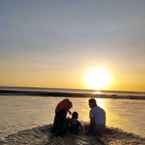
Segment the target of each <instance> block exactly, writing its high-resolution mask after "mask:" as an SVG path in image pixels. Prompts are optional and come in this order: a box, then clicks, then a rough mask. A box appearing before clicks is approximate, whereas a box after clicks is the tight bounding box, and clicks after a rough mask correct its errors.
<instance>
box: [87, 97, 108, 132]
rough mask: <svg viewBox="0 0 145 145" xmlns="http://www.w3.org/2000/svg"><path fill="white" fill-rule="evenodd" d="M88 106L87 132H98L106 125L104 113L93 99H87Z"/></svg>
mask: <svg viewBox="0 0 145 145" xmlns="http://www.w3.org/2000/svg"><path fill="white" fill-rule="evenodd" d="M89 107H90V109H91V110H90V114H89V115H90V125H89V131H88V132H89V133H91V134H97V133H98V134H100V133H101V132H102V131H103V130H104V129H105V125H106V113H105V111H104V109H103V108H101V107H99V106H98V105H97V103H96V100H95V99H89Z"/></svg>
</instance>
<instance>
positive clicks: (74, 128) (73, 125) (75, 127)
mask: <svg viewBox="0 0 145 145" xmlns="http://www.w3.org/2000/svg"><path fill="white" fill-rule="evenodd" d="M69 129H70V132H71V133H72V134H78V133H79V132H80V130H81V129H82V125H81V123H80V121H79V120H78V113H77V112H73V113H72V118H71V119H70V121H69Z"/></svg>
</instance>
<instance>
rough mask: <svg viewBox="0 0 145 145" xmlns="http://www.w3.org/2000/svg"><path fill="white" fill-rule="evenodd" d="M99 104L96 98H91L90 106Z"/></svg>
mask: <svg viewBox="0 0 145 145" xmlns="http://www.w3.org/2000/svg"><path fill="white" fill-rule="evenodd" d="M95 106H97V103H96V100H95V99H94V98H91V99H89V107H90V108H93V107H95Z"/></svg>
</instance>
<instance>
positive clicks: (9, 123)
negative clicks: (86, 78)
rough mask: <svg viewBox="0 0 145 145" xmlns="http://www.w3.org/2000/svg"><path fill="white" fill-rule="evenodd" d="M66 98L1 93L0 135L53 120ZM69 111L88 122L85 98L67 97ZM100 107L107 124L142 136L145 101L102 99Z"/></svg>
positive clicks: (144, 135) (143, 131)
mask: <svg viewBox="0 0 145 145" xmlns="http://www.w3.org/2000/svg"><path fill="white" fill-rule="evenodd" d="M63 98H65V97H55V96H53V97H52V96H47V97H43V96H28V95H27V96H26V95H20V96H19V95H0V137H5V136H7V135H9V134H12V133H16V132H18V131H20V130H24V129H30V128H32V127H37V126H42V125H47V124H50V123H52V122H53V118H54V110H55V107H56V104H57V103H58V102H59V101H60V100H62V99H63ZM69 99H70V100H71V101H72V102H73V108H72V110H71V111H77V112H78V113H79V120H81V121H85V122H88V121H89V107H88V99H89V96H88V98H87V97H85V98H73V97H70V98H69ZM96 100H97V103H98V105H99V106H101V107H103V108H104V110H105V111H106V117H107V120H106V121H107V126H108V127H115V128H120V129H123V130H124V131H126V132H131V133H135V134H137V135H140V136H142V137H145V121H144V120H145V100H134V99H133V100H130V99H101V98H96Z"/></svg>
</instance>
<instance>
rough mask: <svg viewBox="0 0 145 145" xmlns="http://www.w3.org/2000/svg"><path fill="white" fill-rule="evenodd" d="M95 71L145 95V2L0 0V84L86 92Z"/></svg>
mask: <svg viewBox="0 0 145 145" xmlns="http://www.w3.org/2000/svg"><path fill="white" fill-rule="evenodd" d="M98 67H103V68H105V69H106V70H107V71H108V72H109V74H110V77H111V80H110V82H109V85H108V86H107V87H105V88H103V89H107V90H130V91H145V0H0V86H28V87H51V88H52V87H53V88H78V89H90V88H89V87H88V86H87V84H86V82H85V81H84V78H85V76H86V73H87V71H88V70H90V68H98ZM100 77H102V78H103V77H104V76H100ZM93 89H94V88H93ZM96 89H98V88H96Z"/></svg>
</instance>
